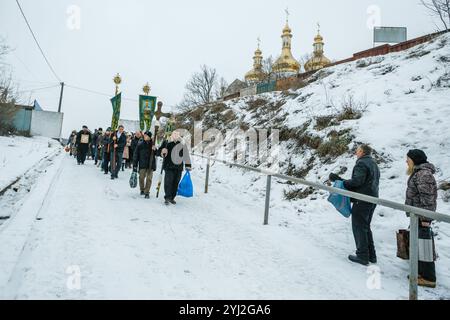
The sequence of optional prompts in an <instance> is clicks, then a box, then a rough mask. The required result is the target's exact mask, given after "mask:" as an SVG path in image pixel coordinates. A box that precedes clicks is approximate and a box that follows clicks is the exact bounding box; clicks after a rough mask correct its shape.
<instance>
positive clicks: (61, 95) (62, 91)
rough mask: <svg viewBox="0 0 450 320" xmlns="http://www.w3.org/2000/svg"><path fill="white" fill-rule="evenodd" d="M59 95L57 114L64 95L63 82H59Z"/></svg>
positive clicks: (59, 111)
mask: <svg viewBox="0 0 450 320" xmlns="http://www.w3.org/2000/svg"><path fill="white" fill-rule="evenodd" d="M60 84H61V93H60V94H59V105H58V113H61V104H62V98H63V93H64V82H61V83H60Z"/></svg>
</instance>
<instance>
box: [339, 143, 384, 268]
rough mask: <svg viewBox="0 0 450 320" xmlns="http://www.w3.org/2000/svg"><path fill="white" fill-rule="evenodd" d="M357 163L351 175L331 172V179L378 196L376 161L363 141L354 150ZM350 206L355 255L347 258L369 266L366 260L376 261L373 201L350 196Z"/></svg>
mask: <svg viewBox="0 0 450 320" xmlns="http://www.w3.org/2000/svg"><path fill="white" fill-rule="evenodd" d="M356 157H357V158H358V160H357V161H356V165H355V167H354V168H353V172H352V178H351V179H350V180H344V179H342V178H341V177H339V176H338V175H336V174H334V173H331V174H330V180H331V181H333V182H334V181H336V180H343V181H344V187H345V189H347V190H349V191H353V192H357V193H361V194H364V195H368V196H372V197H378V195H379V194H378V191H379V183H380V170H379V169H378V165H377V164H376V162H375V160H374V159H373V158H372V148H371V147H370V146H368V145H367V144H362V145H360V146H359V147H358V148H357V149H356ZM351 201H352V202H353V206H352V230H353V237H354V238H355V244H356V255H349V256H348V259H349V260H350V261H352V262H356V263H359V264H362V265H365V266H367V265H369V262H371V263H376V262H377V256H376V252H375V245H374V242H373V236H372V230H371V229H370V224H371V222H372V217H373V213H374V211H375V208H376V204H373V203H370V202H365V201H361V200H357V199H351Z"/></svg>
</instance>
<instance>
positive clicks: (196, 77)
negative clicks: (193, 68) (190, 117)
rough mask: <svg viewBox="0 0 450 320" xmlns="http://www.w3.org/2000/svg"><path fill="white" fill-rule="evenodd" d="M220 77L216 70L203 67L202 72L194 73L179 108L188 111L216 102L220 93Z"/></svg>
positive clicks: (187, 84)
mask: <svg viewBox="0 0 450 320" xmlns="http://www.w3.org/2000/svg"><path fill="white" fill-rule="evenodd" d="M218 77H219V76H218V74H217V71H216V69H214V68H210V67H208V66H206V65H202V66H201V67H200V72H196V73H194V74H193V75H192V76H191V79H189V81H188V82H187V83H186V86H185V90H186V92H185V93H184V96H183V99H182V101H181V102H180V103H179V104H178V105H177V108H178V109H180V110H182V111H188V110H190V109H192V108H194V107H196V106H200V105H204V104H208V103H210V102H212V101H214V100H215V99H216V97H217V93H218V92H219V91H220V88H219V82H218Z"/></svg>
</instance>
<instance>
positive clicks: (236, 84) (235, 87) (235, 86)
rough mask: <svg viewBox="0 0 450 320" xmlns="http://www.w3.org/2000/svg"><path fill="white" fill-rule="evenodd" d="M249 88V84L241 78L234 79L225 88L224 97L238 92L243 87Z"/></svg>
mask: <svg viewBox="0 0 450 320" xmlns="http://www.w3.org/2000/svg"><path fill="white" fill-rule="evenodd" d="M244 88H247V84H246V83H245V82H244V81H241V80H239V79H236V80H234V81H233V82H232V83H231V84H230V85H229V86H228V88H227V89H226V90H225V93H224V97H227V96H230V95H233V94H235V93H238V92H239V91H240V90H241V89H244Z"/></svg>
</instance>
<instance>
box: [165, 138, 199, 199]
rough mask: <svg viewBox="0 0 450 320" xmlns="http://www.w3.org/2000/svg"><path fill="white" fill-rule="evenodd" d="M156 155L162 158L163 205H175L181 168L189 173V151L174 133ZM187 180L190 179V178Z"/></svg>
mask: <svg viewBox="0 0 450 320" xmlns="http://www.w3.org/2000/svg"><path fill="white" fill-rule="evenodd" d="M157 154H158V155H159V156H162V157H163V158H164V160H163V168H164V204H165V205H169V203H171V204H176V201H175V197H176V196H177V192H178V185H179V183H180V179H181V175H182V173H183V168H184V169H186V171H190V170H191V168H192V167H191V158H190V156H189V150H188V148H187V146H186V144H184V143H182V139H181V136H180V133H179V132H177V131H174V132H173V133H172V135H171V136H170V138H169V140H165V141H164V142H163V143H162V144H161V146H160V147H159V149H158V153H157ZM188 178H189V179H190V176H188ZM188 178H187V179H188ZM191 184H192V181H191Z"/></svg>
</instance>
